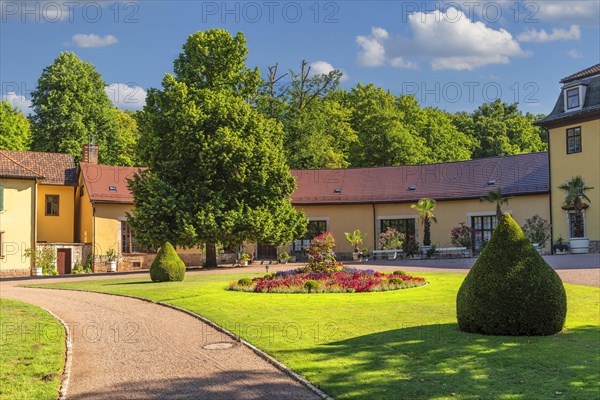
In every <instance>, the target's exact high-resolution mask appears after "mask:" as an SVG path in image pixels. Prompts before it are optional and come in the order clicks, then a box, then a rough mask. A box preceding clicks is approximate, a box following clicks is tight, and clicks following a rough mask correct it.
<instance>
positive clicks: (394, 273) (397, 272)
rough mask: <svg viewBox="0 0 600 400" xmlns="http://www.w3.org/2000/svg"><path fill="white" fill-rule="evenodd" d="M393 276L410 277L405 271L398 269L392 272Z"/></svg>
mask: <svg viewBox="0 0 600 400" xmlns="http://www.w3.org/2000/svg"><path fill="white" fill-rule="evenodd" d="M392 274H393V275H402V276H408V275H409V274H408V272H406V271H403V270H401V269H397V270H396V271H394V272H392Z"/></svg>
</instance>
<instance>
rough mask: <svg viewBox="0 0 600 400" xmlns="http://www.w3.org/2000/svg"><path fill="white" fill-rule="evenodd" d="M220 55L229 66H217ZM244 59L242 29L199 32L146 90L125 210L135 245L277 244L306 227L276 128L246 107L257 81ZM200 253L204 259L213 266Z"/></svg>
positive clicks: (210, 259)
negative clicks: (157, 84)
mask: <svg viewBox="0 0 600 400" xmlns="http://www.w3.org/2000/svg"><path fill="white" fill-rule="evenodd" d="M242 45H243V46H242ZM224 46H226V47H224ZM221 54H227V57H228V58H227V62H214V61H215V60H216V59H218V58H219V55H221ZM245 56H246V49H245V39H244V37H243V35H242V34H238V35H236V36H235V38H232V37H231V36H230V35H229V33H228V32H227V31H224V30H219V29H215V30H211V31H207V32H198V33H196V34H193V35H191V36H190V37H189V39H188V41H187V42H186V44H185V45H184V46H183V53H182V54H181V55H180V56H179V58H178V59H177V60H176V61H175V75H170V74H167V75H166V76H165V78H164V79H163V83H162V90H159V89H151V90H149V91H148V97H147V102H146V106H145V107H144V109H143V110H142V111H141V113H140V116H139V123H140V129H141V130H142V131H143V132H144V134H143V135H142V136H141V137H140V141H139V155H140V157H141V159H142V161H143V162H144V163H145V164H146V165H147V166H148V167H149V169H148V170H147V171H146V172H144V173H142V174H141V175H138V176H136V177H135V178H134V179H133V181H132V182H131V189H132V192H133V194H134V198H135V209H134V212H133V214H132V215H130V216H129V220H130V222H131V224H132V227H133V229H134V230H135V231H136V235H137V236H136V237H137V238H138V239H139V240H140V241H141V242H142V243H146V244H153V245H161V244H163V243H165V242H167V241H169V242H171V243H173V244H174V245H177V246H182V247H192V246H198V245H200V244H201V243H207V244H211V245H212V244H216V243H221V244H225V245H239V244H240V243H241V242H242V241H243V240H251V241H257V242H260V243H263V244H271V245H280V244H287V243H289V242H291V241H292V240H293V239H294V238H296V237H298V236H300V235H302V234H303V233H304V231H305V229H306V224H307V220H306V218H305V217H304V216H303V214H301V213H299V212H297V211H295V210H294V208H293V207H292V205H291V202H290V195H291V193H292V192H293V190H294V188H295V181H294V179H293V177H292V176H291V174H290V172H289V166H288V164H287V162H286V160H285V153H284V150H283V136H284V134H283V130H282V126H281V124H280V123H278V122H277V121H275V120H274V119H270V118H267V117H265V116H264V115H262V114H261V113H259V112H258V111H257V110H256V108H254V107H252V106H251V105H250V104H249V103H248V101H247V100H248V99H249V98H251V97H253V96H257V95H258V85H256V86H254V85H253V83H252V82H254V80H255V77H256V74H257V71H255V70H249V69H247V68H246V67H245ZM193 71H201V72H202V73H201V74H196V73H194V72H193ZM224 82H227V83H226V84H225V83H224ZM232 88H233V90H232ZM207 253H208V254H207V264H208V265H216V258H214V253H213V252H207ZM209 255H212V257H208V256H209Z"/></svg>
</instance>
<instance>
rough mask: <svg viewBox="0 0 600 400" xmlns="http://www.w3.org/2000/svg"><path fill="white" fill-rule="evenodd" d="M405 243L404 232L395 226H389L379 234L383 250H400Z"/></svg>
mask: <svg viewBox="0 0 600 400" xmlns="http://www.w3.org/2000/svg"><path fill="white" fill-rule="evenodd" d="M403 243H404V234H403V233H400V232H398V231H397V230H395V229H393V228H389V227H388V228H387V230H386V231H385V232H383V233H381V235H379V246H380V247H381V249H382V250H399V249H401V248H402V244H403Z"/></svg>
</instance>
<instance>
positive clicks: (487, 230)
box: [471, 215, 498, 250]
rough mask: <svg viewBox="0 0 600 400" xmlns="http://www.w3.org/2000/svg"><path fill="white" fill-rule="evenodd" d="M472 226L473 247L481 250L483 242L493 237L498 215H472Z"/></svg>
mask: <svg viewBox="0 0 600 400" xmlns="http://www.w3.org/2000/svg"><path fill="white" fill-rule="evenodd" d="M471 218H472V219H471V227H472V228H473V232H474V233H473V248H474V249H475V250H479V249H480V248H481V244H482V243H483V242H484V241H485V242H487V241H488V240H490V238H491V237H492V232H493V231H494V229H496V224H497V223H498V219H497V218H496V215H489V216H488V215H486V216H477V217H471Z"/></svg>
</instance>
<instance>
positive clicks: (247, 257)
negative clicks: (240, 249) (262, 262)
mask: <svg viewBox="0 0 600 400" xmlns="http://www.w3.org/2000/svg"><path fill="white" fill-rule="evenodd" d="M250 260H251V257H250V254H248V253H242V256H241V257H240V263H241V264H242V265H243V266H244V267H246V266H247V265H248V263H249V262H250Z"/></svg>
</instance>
